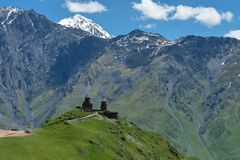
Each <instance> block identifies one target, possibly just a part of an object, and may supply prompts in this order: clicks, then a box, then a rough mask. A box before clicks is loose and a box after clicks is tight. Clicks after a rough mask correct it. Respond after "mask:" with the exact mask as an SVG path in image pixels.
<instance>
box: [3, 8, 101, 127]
mask: <svg viewBox="0 0 240 160" xmlns="http://www.w3.org/2000/svg"><path fill="white" fill-rule="evenodd" d="M0 12H1V14H0V15H1V24H2V25H1V27H0V34H1V42H0V46H1V47H0V53H1V54H0V59H1V64H0V65H1V67H0V70H1V71H0V73H1V78H0V83H1V91H0V95H1V114H0V115H1V117H2V119H3V121H1V125H3V126H9V127H10V126H12V127H14V126H16V127H17V126H25V125H32V121H34V120H35V118H36V117H38V116H39V113H41V112H42V114H43V115H44V116H43V115H41V116H40V117H42V118H43V119H45V118H47V117H49V116H50V115H51V114H52V113H53V112H54V111H53V110H54V104H55V103H56V102H57V101H58V100H59V99H61V98H62V97H63V96H64V94H63V91H64V89H62V88H64V87H62V86H64V84H65V83H66V82H67V81H68V79H69V77H71V75H72V74H74V70H75V68H78V67H79V65H81V66H84V65H86V64H87V63H88V62H89V61H90V59H91V58H93V57H97V56H98V54H97V53H95V51H96V50H97V51H99V50H101V48H102V47H103V46H104V44H105V41H104V40H102V39H98V38H96V37H92V36H90V35H89V34H88V33H86V32H84V31H81V30H74V29H69V28H68V29H67V28H65V27H63V26H60V25H58V24H55V23H53V22H51V21H49V20H48V19H47V18H46V17H44V16H42V15H39V14H37V13H36V12H34V11H33V10H29V11H22V10H20V9H17V8H4V9H2V10H1V11H0ZM89 48H91V50H89ZM58 90H60V91H58ZM42 94H43V96H49V97H47V98H46V97H45V98H44V97H43V98H40V97H39V96H40V95H42ZM36 98H37V99H36ZM39 98H40V99H39ZM45 104H46V105H45ZM41 105H43V106H42V107H38V106H41ZM40 108H41V109H40ZM36 109H37V110H38V111H36V112H34V111H35V110H36ZM42 109H43V110H42ZM39 110H41V111H39Z"/></svg>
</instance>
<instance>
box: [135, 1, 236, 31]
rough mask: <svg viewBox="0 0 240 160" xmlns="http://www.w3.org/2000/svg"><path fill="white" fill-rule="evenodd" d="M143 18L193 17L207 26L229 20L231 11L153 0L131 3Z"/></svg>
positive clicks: (175, 18) (184, 18)
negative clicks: (168, 3) (171, 4)
mask: <svg viewBox="0 0 240 160" xmlns="http://www.w3.org/2000/svg"><path fill="white" fill-rule="evenodd" d="M132 7H133V8H134V9H136V10H138V11H139V12H140V13H141V15H142V17H143V18H149V19H155V20H182V21H185V20H189V19H193V20H195V21H196V22H200V23H202V24H203V25H205V26H207V27H213V26H216V25H219V24H221V22H222V21H224V20H225V21H228V22H230V21H231V20H232V18H233V14H232V13H231V12H229V11H228V12H224V13H220V12H219V11H217V10H216V9H215V8H213V7H202V6H200V7H191V6H184V5H179V6H169V5H166V4H161V3H157V2H154V1H153V0H141V3H133V6H132Z"/></svg>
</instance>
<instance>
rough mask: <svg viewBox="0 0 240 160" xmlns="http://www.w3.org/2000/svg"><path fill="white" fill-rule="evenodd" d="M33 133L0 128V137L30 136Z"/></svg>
mask: <svg viewBox="0 0 240 160" xmlns="http://www.w3.org/2000/svg"><path fill="white" fill-rule="evenodd" d="M29 135H31V133H25V132H24V131H11V130H2V129H0V138H5V137H24V136H29Z"/></svg>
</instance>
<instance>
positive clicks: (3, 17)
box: [0, 7, 22, 30]
mask: <svg viewBox="0 0 240 160" xmlns="http://www.w3.org/2000/svg"><path fill="white" fill-rule="evenodd" d="M21 12H22V10H21V9H20V8H17V7H4V8H1V9H0V22H1V25H2V27H3V28H4V29H5V30H6V26H7V25H9V24H11V23H12V22H13V21H14V20H15V19H16V17H17V16H18V15H19V13H21Z"/></svg>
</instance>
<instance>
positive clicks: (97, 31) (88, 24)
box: [59, 14, 112, 39]
mask: <svg viewBox="0 0 240 160" xmlns="http://www.w3.org/2000/svg"><path fill="white" fill-rule="evenodd" d="M59 24H60V25H63V26H65V27H72V28H76V29H81V30H84V31H86V32H89V33H91V34H92V35H94V36H97V37H100V38H104V39H111V38H112V36H111V35H110V34H109V33H108V32H106V31H105V30H104V29H103V28H102V27H101V26H100V25H98V24H96V23H94V22H93V21H92V20H91V19H88V18H86V17H84V16H82V15H80V14H76V15H75V16H73V17H69V18H65V19H63V20H61V21H60V22H59Z"/></svg>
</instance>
